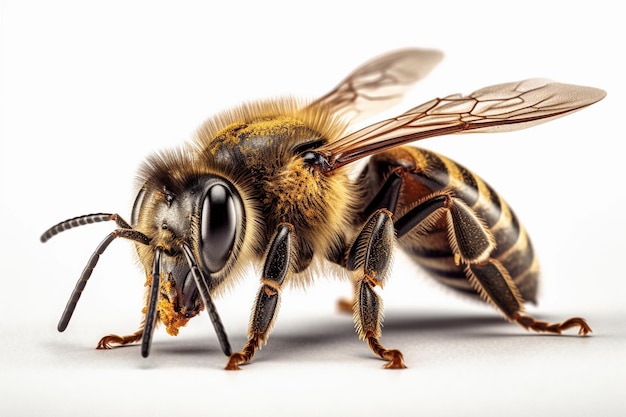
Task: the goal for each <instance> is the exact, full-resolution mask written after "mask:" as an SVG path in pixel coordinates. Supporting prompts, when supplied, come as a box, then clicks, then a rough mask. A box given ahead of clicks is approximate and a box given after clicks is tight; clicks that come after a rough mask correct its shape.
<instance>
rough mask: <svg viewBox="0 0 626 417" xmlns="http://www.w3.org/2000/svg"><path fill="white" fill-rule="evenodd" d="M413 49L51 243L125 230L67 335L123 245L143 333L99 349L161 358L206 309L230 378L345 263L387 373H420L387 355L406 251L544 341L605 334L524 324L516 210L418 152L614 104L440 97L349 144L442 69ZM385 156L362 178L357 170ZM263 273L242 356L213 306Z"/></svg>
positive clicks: (65, 318)
mask: <svg viewBox="0 0 626 417" xmlns="http://www.w3.org/2000/svg"><path fill="white" fill-rule="evenodd" d="M441 58H442V54H441V53H440V52H438V51H434V50H423V49H406V50H400V51H396V52H392V53H388V54H386V55H383V56H381V57H379V58H377V59H375V60H373V61H371V62H369V63H366V64H365V65H363V66H361V67H360V68H358V69H357V70H356V71H354V72H353V73H352V74H351V75H349V76H348V77H347V78H346V79H345V80H343V81H342V82H341V83H340V84H339V85H338V86H337V87H336V88H335V89H333V90H332V91H331V92H330V93H328V94H326V95H325V96H323V97H321V98H319V99H317V100H315V101H312V102H309V103H304V102H301V101H298V100H295V99H290V98H286V99H277V100H270V101H260V102H255V103H250V104H245V105H242V106H240V107H237V108H235V109H233V110H230V111H227V112H224V113H222V114H220V115H218V116H216V117H214V118H211V119H209V120H208V121H206V122H205V123H204V124H203V125H202V126H201V127H200V128H199V129H198V131H197V135H196V138H195V140H194V141H193V142H191V143H187V144H184V145H182V146H180V147H179V148H176V149H171V150H165V151H161V152H158V153H155V154H153V155H152V156H150V157H149V158H147V160H146V161H145V162H144V163H143V165H142V166H141V168H140V171H139V175H138V179H139V181H138V184H139V190H138V192H137V197H136V199H135V202H134V205H133V208H132V212H131V216H130V222H126V221H125V220H124V219H122V217H121V216H120V215H118V214H111V213H99V214H90V215H85V216H80V217H76V218H73V219H70V220H67V221H64V222H61V223H59V224H57V225H56V226H53V227H52V228H50V229H49V230H47V231H46V232H45V233H44V234H43V235H42V236H41V240H42V241H43V242H45V241H47V240H48V239H49V238H51V237H52V236H54V235H56V234H57V233H59V232H61V231H64V230H67V229H70V228H73V227H76V226H80V225H85V224H90V223H94V222H100V221H114V222H115V223H116V224H117V228H116V229H115V230H114V231H113V232H111V233H110V234H108V235H107V236H106V237H105V239H104V240H103V241H102V243H100V245H99V246H98V247H97V248H96V250H95V251H94V253H93V255H92V256H91V258H90V260H89V261H88V263H87V266H86V267H85V269H84V271H83V272H82V274H81V276H80V278H79V280H78V283H77V284H76V288H75V289H74V291H73V293H72V295H71V297H70V299H69V301H68V303H67V306H66V308H65V311H64V312H63V315H62V317H61V320H60V322H59V325H58V330H59V331H63V330H65V328H66V327H67V325H68V323H69V321H70V318H71V316H72V314H73V312H74V309H75V307H76V304H77V302H78V300H79V298H80V295H81V293H82V291H83V289H84V287H85V285H86V283H87V281H88V279H89V278H90V276H91V274H92V271H93V269H94V268H95V266H96V264H97V262H98V259H99V257H100V255H102V253H103V252H104V251H105V249H106V248H107V247H108V246H109V244H110V243H111V242H112V241H113V240H115V239H116V238H124V239H128V240H131V241H133V242H134V244H135V247H136V251H137V255H138V258H139V260H140V262H141V264H142V265H143V267H144V269H145V271H146V284H145V285H146V287H147V290H146V296H145V304H144V308H143V319H142V323H141V325H140V327H139V330H137V331H136V332H135V333H132V334H130V335H126V336H118V335H113V334H111V335H107V336H104V337H103V338H102V339H101V340H100V342H99V343H98V348H101V349H108V348H111V347H112V346H114V345H125V344H129V343H134V342H138V341H140V340H141V343H142V348H141V351H142V355H143V356H144V357H145V356H148V354H149V351H150V346H151V340H152V334H153V331H154V328H155V325H156V323H158V322H160V323H162V324H163V325H164V326H165V329H166V330H167V332H168V333H169V334H171V335H176V334H177V333H178V331H179V329H180V327H182V326H185V324H186V323H187V322H188V321H189V320H190V319H191V318H193V317H195V316H197V315H198V314H199V313H200V312H201V311H202V310H203V309H206V310H207V312H208V314H209V316H210V318H211V320H212V323H213V326H214V327H215V330H216V333H217V336H218V339H219V342H220V344H221V348H222V350H223V352H224V353H225V354H226V355H227V356H229V359H228V362H227V365H226V369H230V370H234V369H239V366H240V365H242V364H246V363H249V362H250V361H251V360H252V358H253V356H254V354H255V351H256V350H257V349H260V348H261V347H262V346H263V345H264V344H265V343H266V342H267V339H268V336H269V334H270V331H271V329H272V327H273V324H274V322H275V320H276V316H277V312H278V307H279V303H280V298H281V292H282V289H283V288H284V287H285V286H286V285H288V284H296V285H298V284H308V283H310V281H311V279H312V277H313V271H324V266H325V265H328V264H335V265H338V266H339V267H341V268H340V269H341V270H342V273H343V274H344V275H345V276H346V277H347V278H349V279H350V280H351V282H352V284H353V286H354V300H353V301H351V302H348V303H345V304H344V307H345V308H347V309H348V310H350V311H352V313H353V317H354V324H355V328H356V332H357V334H358V336H359V338H360V339H362V340H364V341H366V342H367V343H368V345H369V347H370V349H371V350H372V351H373V353H374V354H375V355H376V356H378V357H380V358H382V359H384V360H385V361H386V362H385V367H387V368H395V369H397V368H404V367H405V364H404V359H403V355H402V353H401V352H400V351H399V350H396V349H388V348H386V347H384V346H383V345H382V343H381V342H380V338H381V335H382V331H381V323H382V310H383V308H382V303H381V296H380V295H379V290H378V289H376V287H382V286H383V284H384V283H385V281H386V280H387V278H388V275H389V272H390V269H391V260H392V254H393V251H394V249H395V248H396V247H399V249H401V250H402V251H404V252H406V253H407V254H408V255H409V256H410V257H411V258H412V259H413V260H414V261H415V262H416V263H417V264H419V265H421V266H422V267H423V268H424V269H425V270H426V271H428V272H430V273H431V275H432V276H433V277H434V278H435V279H436V280H438V281H440V282H442V283H443V284H445V285H447V286H449V287H452V288H454V289H456V290H458V291H461V292H464V293H468V294H473V295H475V296H478V297H480V298H482V299H483V300H484V301H486V302H488V303H489V304H492V305H493V306H494V307H495V308H496V309H498V310H499V311H500V312H501V313H502V314H503V316H504V317H505V318H506V319H507V320H508V321H511V322H516V323H518V324H520V325H521V326H523V327H524V328H526V329H531V330H534V331H537V332H549V333H561V332H562V331H564V330H567V329H570V328H578V333H579V334H581V335H586V334H588V333H589V332H590V331H591V328H590V327H589V325H588V324H587V322H586V321H585V320H584V319H582V318H579V317H574V318H570V319H567V320H565V321H563V322H560V323H548V322H544V321H541V320H537V319H535V318H533V317H531V316H529V315H527V314H524V303H525V302H534V301H535V297H536V293H537V286H538V280H539V267H538V263H537V258H536V256H535V253H534V252H533V248H532V245H531V242H530V239H529V237H528V235H527V233H526V231H525V229H524V228H523V226H522V225H521V223H520V222H519V220H518V218H517V217H516V215H515V214H514V213H513V211H512V210H511V208H510V207H509V206H508V205H507V203H506V202H505V201H504V200H503V199H502V198H501V197H500V196H499V195H498V194H497V193H496V192H495V191H494V190H493V189H492V188H491V187H490V186H489V185H488V184H487V183H486V182H485V181H483V180H482V179H481V178H479V177H478V176H477V175H475V174H473V173H472V172H471V171H469V170H468V169H466V168H464V167H463V166H461V165H459V164H457V163H456V162H454V161H452V160H450V159H448V158H446V157H444V156H442V155H438V154H436V153H434V152H431V151H428V150H425V149H420V148H416V147H410V146H404V145H407V144H409V143H411V142H415V141H417V140H421V139H424V138H428V137H433V136H441V135H446V134H452V133H468V132H505V131H511V130H517V129H522V128H526V127H529V126H533V125H536V124H539V123H543V122H546V121H549V120H552V119H555V118H557V117H560V116H563V115H566V114H569V113H572V112H574V111H577V110H580V109H582V108H584V107H586V106H589V105H591V104H593V103H595V102H597V101H599V100H601V99H602V98H603V97H604V96H605V94H606V93H605V92H604V91H602V90H599V89H596V88H591V87H582V86H576V85H568V84H560V83H556V82H551V81H547V80H541V79H529V80H524V81H519V82H511V83H506V84H498V85H493V86H490V87H486V88H482V89H480V90H477V91H475V92H474V93H472V94H469V95H466V96H464V95H450V96H447V97H444V98H436V99H433V100H431V101H428V102H426V103H424V104H422V105H419V106H417V107H414V108H412V109H410V110H408V111H406V112H404V113H402V114H400V115H399V116H397V117H394V118H391V119H387V120H384V121H380V122H378V123H374V124H372V125H370V126H368V127H365V128H363V129H360V130H356V131H352V132H349V131H348V129H349V126H350V124H352V123H354V122H356V121H360V120H363V119H365V118H367V117H369V116H371V115H372V114H375V113H377V112H380V111H381V110H384V109H386V108H389V107H391V106H392V105H395V104H397V103H398V102H399V101H400V100H401V98H402V96H403V94H404V93H405V92H406V91H407V90H408V89H409V88H410V87H411V86H412V85H413V84H414V83H415V82H417V81H418V80H419V79H421V78H423V77H424V76H426V75H427V74H428V73H429V72H430V71H431V69H432V68H433V67H434V66H435V65H436V64H437V63H438V62H439V61H440V60H441ZM365 157H370V158H369V160H368V161H367V162H366V164H365V167H364V168H363V170H362V171H361V172H360V173H352V172H351V168H352V166H354V165H351V164H353V163H354V162H356V161H359V160H361V159H362V158H365ZM251 264H252V265H258V266H260V269H259V270H260V272H261V277H260V288H259V290H258V294H257V295H256V299H255V300H254V304H253V307H252V312H251V318H250V324H249V329H248V341H247V343H246V344H245V346H243V349H242V350H241V351H240V352H234V353H233V352H231V347H230V344H229V341H228V337H227V334H226V331H225V330H224V326H223V325H222V322H221V320H220V317H219V315H218V312H217V310H216V308H215V305H214V304H213V302H212V297H214V296H216V295H219V294H220V292H221V291H222V290H223V289H224V288H227V287H230V286H232V285H233V284H235V283H236V281H237V278H238V277H241V276H242V275H243V271H244V270H245V269H246V268H247V267H248V266H250V265H251Z"/></svg>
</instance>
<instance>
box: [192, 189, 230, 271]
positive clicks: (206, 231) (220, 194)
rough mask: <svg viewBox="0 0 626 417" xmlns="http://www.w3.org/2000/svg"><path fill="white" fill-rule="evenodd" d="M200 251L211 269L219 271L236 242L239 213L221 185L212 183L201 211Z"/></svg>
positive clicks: (205, 264) (228, 193)
mask: <svg viewBox="0 0 626 417" xmlns="http://www.w3.org/2000/svg"><path fill="white" fill-rule="evenodd" d="M200 221H201V223H200V240H201V244H200V253H201V254H202V260H203V264H204V267H205V268H206V269H208V270H209V271H210V272H217V271H219V270H221V269H222V268H223V267H224V265H225V264H226V261H227V260H228V257H229V256H230V253H231V251H232V250H233V246H234V244H235V236H236V234H237V226H238V225H239V216H238V211H237V202H236V201H235V196H233V194H232V193H231V191H230V190H229V189H228V188H227V187H225V186H224V185H223V184H214V185H212V186H211V187H210V188H209V189H208V191H207V193H206V195H205V196H204V202H203V203H202V213H201V214H200Z"/></svg>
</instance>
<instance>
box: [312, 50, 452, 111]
mask: <svg viewBox="0 0 626 417" xmlns="http://www.w3.org/2000/svg"><path fill="white" fill-rule="evenodd" d="M442 58H443V54H442V53H441V52H439V51H435V50H427V49H403V50H400V51H396V52H391V53H389V54H386V55H383V56H380V57H378V58H376V59H374V60H372V61H370V62H368V63H366V64H365V65H363V66H361V67H360V68H358V69H357V70H356V71H354V72H353V73H352V74H350V75H349V76H348V77H347V78H346V79H345V80H343V81H342V82H341V83H339V85H338V86H337V87H336V88H335V89H334V90H332V91H331V92H330V93H328V94H326V95H325V96H323V97H321V98H319V99H318V100H316V101H314V102H313V103H311V104H310V107H317V106H321V107H324V108H325V109H326V110H328V111H330V112H331V113H333V114H336V115H339V116H342V117H344V118H345V119H347V120H349V121H351V122H355V121H358V120H363V119H366V118H367V117H370V116H372V115H373V114H376V113H378V112H381V111H383V110H385V109H388V108H391V107H392V106H394V105H396V104H398V103H400V101H401V100H402V96H403V95H404V94H405V93H406V92H407V91H408V90H409V88H411V86H412V85H413V84H415V83H416V82H417V81H419V80H420V79H422V78H424V77H426V75H428V73H429V72H430V71H431V70H432V69H433V68H434V67H435V65H437V64H438V63H439V61H441V59H442Z"/></svg>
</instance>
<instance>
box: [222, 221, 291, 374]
mask: <svg viewBox="0 0 626 417" xmlns="http://www.w3.org/2000/svg"><path fill="white" fill-rule="evenodd" d="M292 234H293V226H292V225H290V224H288V223H282V224H280V225H279V226H278V230H277V231H276V234H275V235H274V237H273V239H272V243H271V245H270V248H269V251H268V252H267V255H266V258H265V265H264V267H263V276H262V277H261V288H260V289H259V292H258V294H257V297H256V300H255V302H254V308H253V310H252V317H251V318H250V327H249V329H248V342H247V343H246V345H245V346H244V347H243V349H242V351H241V352H236V353H233V354H232V355H230V359H229V360H228V364H227V365H226V369H227V370H238V369H240V368H239V365H242V364H245V363H248V362H250V361H251V360H252V357H253V356H254V352H255V351H256V350H257V349H260V348H261V346H262V345H263V344H265V343H266V342H267V337H268V336H269V332H270V331H271V328H272V324H273V323H274V320H275V318H276V313H277V311H278V305H279V303H280V291H281V287H282V284H283V283H284V282H285V278H286V277H287V274H288V273H289V272H290V270H291V268H292V266H291V265H292Z"/></svg>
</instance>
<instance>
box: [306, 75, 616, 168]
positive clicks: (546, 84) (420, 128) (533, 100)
mask: <svg viewBox="0 0 626 417" xmlns="http://www.w3.org/2000/svg"><path fill="white" fill-rule="evenodd" d="M605 95H606V93H605V92H604V91H603V90H600V89H597V88H593V87H583V86H578V85H572V84H560V83H556V82H551V81H548V80H544V79H530V80H524V81H520V82H513V83H506V84H498V85H493V86H490V87H485V88H482V89H480V90H478V91H475V92H474V93H472V94H470V95H468V96H462V95H459V94H456V95H451V96H447V97H445V98H437V99H434V100H431V101H429V102H427V103H424V104H422V105H420V106H417V107H414V108H412V109H410V110H408V111H407V112H405V113H403V114H401V115H400V116H398V117H394V118H392V119H387V120H383V121H381V122H378V123H375V124H373V125H371V126H368V127H366V128H364V129H361V130H358V131H356V132H354V133H352V134H350V135H348V136H345V137H343V138H342V139H339V140H337V141H334V142H332V143H328V144H326V145H324V146H323V147H321V148H319V149H318V150H317V151H318V152H319V153H321V154H323V155H324V156H325V157H326V158H327V160H328V161H329V163H330V165H331V167H332V168H333V169H335V168H338V167H340V166H342V165H345V164H348V163H351V162H353V161H356V160H357V159H360V158H363V157H365V156H368V155H372V154H374V153H378V152H382V151H384V150H387V149H389V148H393V147H395V146H400V145H403V144H406V143H409V142H414V141H417V140H420V139H425V138H428V137H432V136H440V135H446V134H450V133H468V132H504V131H511V130H518V129H524V128H527V127H530V126H533V125H536V124H539V123H543V122H546V121H549V120H552V119H554V118H557V117H560V116H564V115H566V114H569V113H572V112H574V111H576V110H580V109H582V108H584V107H586V106H589V105H591V104H593V103H595V102H597V101H599V100H601V99H602V98H603V97H604V96H605Z"/></svg>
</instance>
